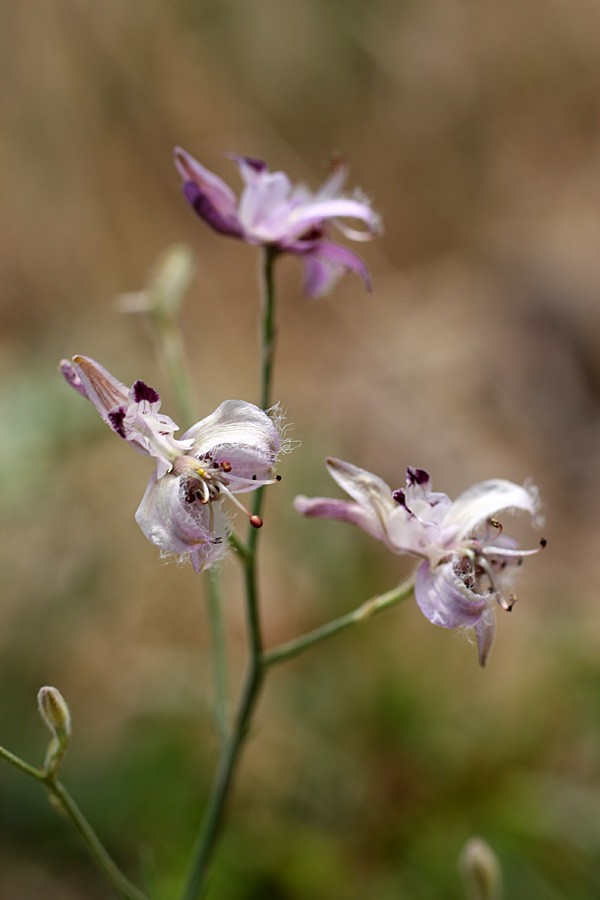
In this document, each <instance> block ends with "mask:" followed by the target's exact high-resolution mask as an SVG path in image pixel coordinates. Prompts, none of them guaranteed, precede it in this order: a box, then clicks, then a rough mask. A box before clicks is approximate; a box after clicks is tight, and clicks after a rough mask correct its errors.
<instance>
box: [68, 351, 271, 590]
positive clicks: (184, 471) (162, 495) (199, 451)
mask: <svg viewBox="0 0 600 900" xmlns="http://www.w3.org/2000/svg"><path fill="white" fill-rule="evenodd" d="M61 370H62V372H63V375H64V376H65V378H66V379H67V381H68V382H69V384H70V385H71V386H72V387H74V388H75V389H76V390H77V391H79V393H80V394H82V395H83V396H84V397H87V399H88V400H90V401H91V402H92V403H93V404H94V406H95V407H96V409H97V410H98V412H99V413H100V416H101V417H102V419H103V421H104V422H106V424H107V425H108V426H109V427H110V428H111V429H112V430H113V431H114V432H115V433H116V434H118V435H119V437H121V438H123V439H124V440H125V441H127V443H128V444H130V445H131V446H132V447H133V448H134V449H135V450H137V451H138V453H141V454H143V455H144V456H151V457H153V458H154V459H155V460H156V470H155V472H154V473H153V475H152V476H151V478H150V481H149V483H148V487H147V488H146V493H145V494H144V497H143V499H142V502H141V503H140V506H139V508H138V510H137V512H136V514H135V518H136V521H137V523H138V525H139V526H140V528H141V529H142V531H143V532H144V534H145V535H146V537H147V538H148V540H149V541H150V542H151V543H153V544H156V545H157V546H158V547H159V548H160V549H161V551H163V552H164V553H173V554H177V555H179V556H184V555H189V557H190V559H191V561H192V564H193V566H194V568H195V569H196V571H197V572H201V571H202V570H203V569H207V568H209V567H210V566H211V565H212V564H213V563H214V562H215V561H216V560H217V559H218V558H219V557H220V556H221V555H222V554H223V552H224V551H225V549H226V546H227V540H226V538H227V526H228V519H227V514H226V512H225V511H224V509H223V504H222V502H221V501H222V500H223V499H224V498H225V497H227V498H229V499H230V500H232V501H233V502H234V503H235V504H236V505H237V506H238V507H239V508H240V509H242V510H243V511H244V512H245V513H246V514H247V515H248V516H249V517H250V522H251V524H252V525H254V526H255V527H256V528H259V527H260V526H261V525H262V519H261V518H260V517H259V516H253V515H251V514H250V512H249V511H248V510H247V509H246V508H245V507H244V505H243V504H242V503H241V501H240V500H239V499H238V498H237V496H236V494H238V493H244V492H246V491H253V490H256V488H259V487H261V486H262V485H265V484H271V483H273V482H274V481H278V480H279V476H276V475H275V474H274V468H275V464H276V461H277V456H278V454H279V452H280V450H281V440H280V436H279V432H278V429H277V427H276V424H275V423H274V421H273V420H272V419H271V418H270V417H269V416H268V415H267V414H266V413H265V412H263V411H262V410H261V409H259V408H258V407H257V406H254V405H253V404H252V403H246V402H245V401H244V400H225V401H224V402H223V403H221V405H220V406H219V407H218V408H217V409H216V410H215V412H213V413H212V414H211V415H210V416H207V417H206V418H205V419H202V420H201V421H200V422H197V423H196V424H195V425H192V427H191V428H189V429H188V430H187V431H186V432H185V433H184V434H183V435H182V437H181V439H177V438H175V437H174V436H173V435H174V432H176V431H178V426H177V425H176V424H175V422H173V420H172V419H170V418H169V417H168V416H165V415H163V414H162V413H160V412H159V410H160V397H159V396H158V394H157V392H156V391H155V390H154V389H153V388H151V387H149V386H148V385H146V384H144V382H143V381H135V382H134V384H133V385H132V387H131V388H128V387H126V386H125V385H124V384H121V382H120V381H118V380H117V379H116V378H115V377H114V376H113V375H111V374H110V372H108V371H107V370H106V369H105V368H104V367H103V366H101V365H100V364H99V363H97V362H96V361H95V360H93V359H90V358H89V357H86V356H75V357H73V361H72V362H69V361H68V360H63V361H62V362H61Z"/></svg>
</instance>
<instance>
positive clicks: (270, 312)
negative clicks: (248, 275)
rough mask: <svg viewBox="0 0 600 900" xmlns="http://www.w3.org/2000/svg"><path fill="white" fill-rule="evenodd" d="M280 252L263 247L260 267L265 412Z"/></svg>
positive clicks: (273, 342) (271, 374) (273, 338)
mask: <svg viewBox="0 0 600 900" xmlns="http://www.w3.org/2000/svg"><path fill="white" fill-rule="evenodd" d="M278 253H279V251H278V250H277V248H276V247H269V246H266V247H263V250H262V258H261V265H260V279H261V300H262V309H261V347H262V367H261V390H260V405H261V406H262V408H263V409H264V410H267V409H269V407H270V406H271V383H272V378H273V361H274V358H275V334H276V330H275V284H274V268H275V266H274V263H275V260H276V259H277V255H278Z"/></svg>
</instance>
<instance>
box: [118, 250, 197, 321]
mask: <svg viewBox="0 0 600 900" xmlns="http://www.w3.org/2000/svg"><path fill="white" fill-rule="evenodd" d="M195 275H196V266H195V263H194V260H193V257H192V252H191V250H190V248H189V247H188V246H187V245H186V244H172V245H171V246H170V247H167V249H166V250H165V251H164V253H162V254H161V256H160V257H159V258H158V259H157V261H156V262H155V264H154V266H153V267H152V269H151V270H150V271H149V272H148V276H147V280H146V286H145V288H144V289H143V290H141V291H137V292H135V293H130V294H121V296H120V297H118V298H117V306H118V308H119V309H120V311H121V312H124V313H146V314H148V315H150V316H153V317H155V318H157V319H158V320H162V319H165V318H167V319H172V318H173V317H174V316H176V315H177V313H178V312H179V309H180V308H181V304H182V303H183V299H184V297H185V295H186V294H187V292H188V290H189V289H190V287H191V285H192V282H193V280H194V277H195Z"/></svg>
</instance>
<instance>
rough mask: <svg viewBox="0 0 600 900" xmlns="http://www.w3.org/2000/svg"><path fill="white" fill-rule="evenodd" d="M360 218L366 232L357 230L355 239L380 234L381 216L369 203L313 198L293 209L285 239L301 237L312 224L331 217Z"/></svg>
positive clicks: (339, 198)
mask: <svg viewBox="0 0 600 900" xmlns="http://www.w3.org/2000/svg"><path fill="white" fill-rule="evenodd" d="M338 218H347V219H358V220H359V221H361V222H364V223H365V225H366V226H367V231H365V232H355V233H354V236H353V237H354V240H356V239H357V237H356V235H359V236H360V237H359V238H358V239H360V240H369V239H370V238H372V237H374V235H376V234H378V232H379V230H380V228H381V222H380V218H379V216H378V215H377V213H375V212H374V211H373V210H372V209H371V207H370V205H369V203H367V202H366V201H362V200H351V199H349V198H346V197H332V198H330V199H326V200H313V201H312V202H310V203H306V204H303V205H302V206H298V207H296V208H295V209H294V210H291V212H290V216H289V219H288V225H287V228H286V233H285V240H286V241H287V242H291V241H294V240H296V239H297V238H299V237H301V236H302V235H303V234H305V233H306V231H308V230H309V228H310V227H311V226H312V225H316V224H320V223H323V222H326V221H327V220H329V219H338Z"/></svg>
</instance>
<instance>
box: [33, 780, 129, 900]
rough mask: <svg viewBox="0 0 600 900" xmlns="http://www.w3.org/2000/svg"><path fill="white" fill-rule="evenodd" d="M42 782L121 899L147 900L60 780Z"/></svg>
mask: <svg viewBox="0 0 600 900" xmlns="http://www.w3.org/2000/svg"><path fill="white" fill-rule="evenodd" d="M44 784H45V787H46V790H47V791H48V793H49V794H50V796H51V797H52V798H53V799H54V800H55V801H56V803H57V805H58V807H59V809H60V810H61V811H63V812H64V814H65V815H66V816H67V818H68V819H69V820H70V821H71V823H72V824H73V825H74V826H75V828H76V829H77V831H78V832H79V834H80V835H81V837H82V838H83V841H84V842H85V844H86V845H87V848H88V850H89V852H90V854H91V855H92V856H93V858H94V859H95V860H96V863H97V864H98V866H99V867H100V868H101V869H102V871H103V872H104V874H105V875H106V877H107V878H108V880H109V881H110V882H111V884H112V885H113V887H114V888H115V890H116V891H117V893H118V894H119V896H120V897H122V898H123V900H147V897H146V895H145V894H144V893H143V892H142V891H140V890H139V888H137V887H136V886H135V885H134V884H132V883H131V881H129V879H128V878H127V877H126V876H125V875H124V874H123V873H122V872H121V870H120V869H119V867H118V866H117V864H116V863H115V862H114V860H113V859H112V857H111V856H109V854H108V852H107V850H106V849H105V848H104V846H103V845H102V843H101V842H100V839H99V838H98V836H97V834H96V832H95V831H94V829H93V828H92V826H91V825H90V824H89V822H88V821H87V819H86V818H85V816H84V815H83V813H82V812H81V810H80V809H79V807H78V806H77V804H76V803H75V801H74V800H73V798H72V797H71V795H70V794H69V792H68V791H67V789H66V788H65V786H64V785H63V784H61V782H60V781H54V780H52V779H46V780H45V781H44Z"/></svg>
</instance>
